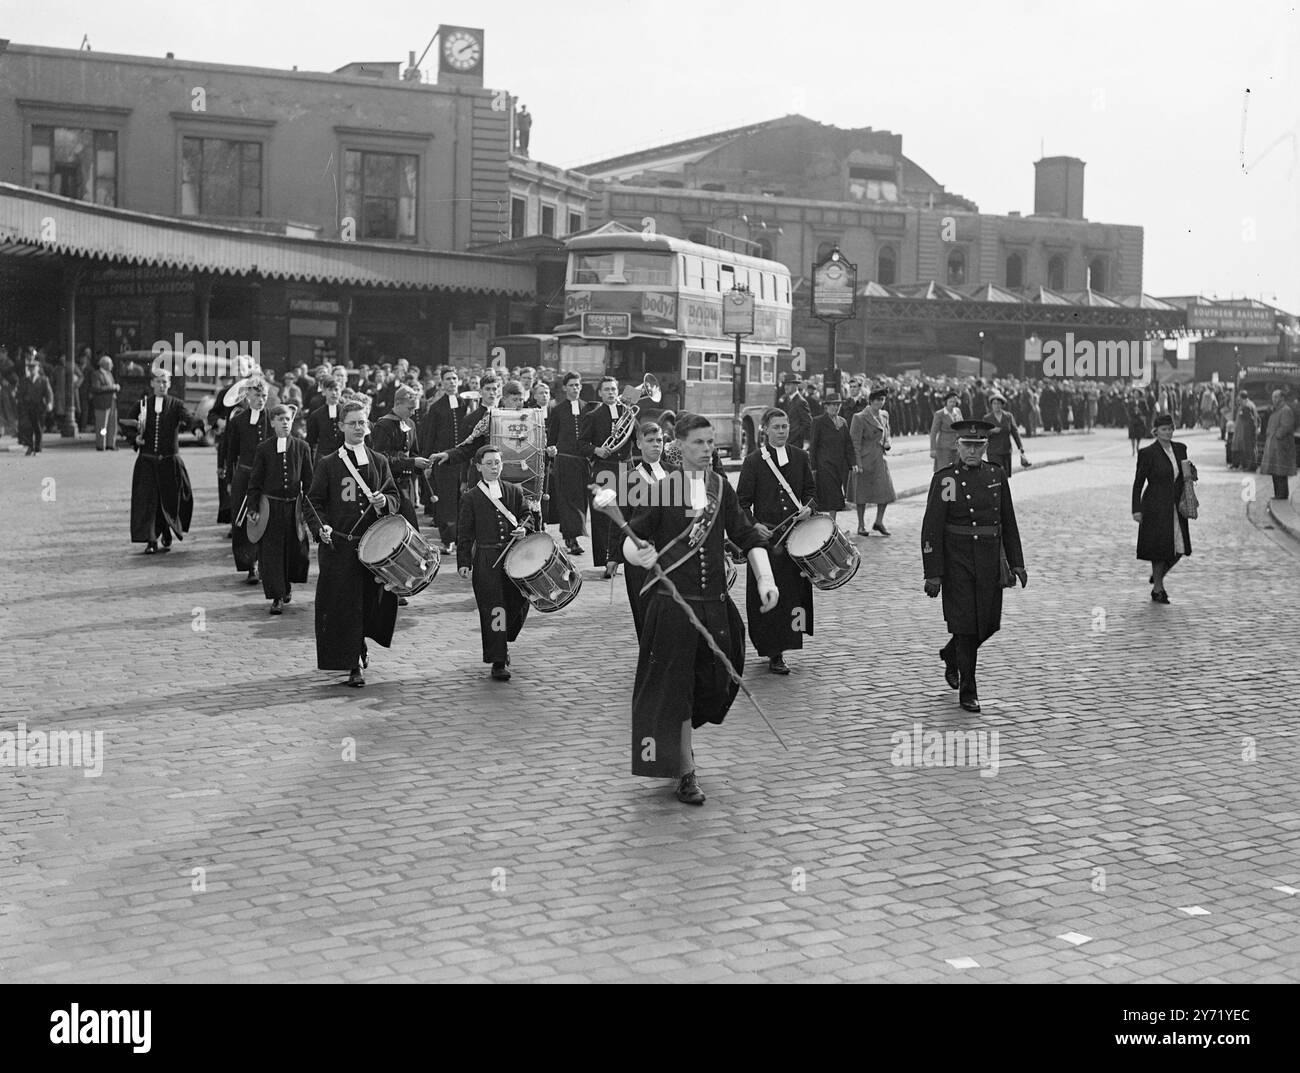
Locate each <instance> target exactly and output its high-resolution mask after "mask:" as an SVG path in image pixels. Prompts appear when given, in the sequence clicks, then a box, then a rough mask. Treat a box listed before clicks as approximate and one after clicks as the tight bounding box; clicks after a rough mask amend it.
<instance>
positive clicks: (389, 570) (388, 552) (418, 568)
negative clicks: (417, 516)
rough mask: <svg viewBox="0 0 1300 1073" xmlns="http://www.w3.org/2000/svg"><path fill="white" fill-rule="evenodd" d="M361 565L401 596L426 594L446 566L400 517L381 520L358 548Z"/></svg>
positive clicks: (392, 516) (365, 535)
mask: <svg viewBox="0 0 1300 1073" xmlns="http://www.w3.org/2000/svg"><path fill="white" fill-rule="evenodd" d="M357 558H358V559H360V560H361V564H362V565H363V566H365V567H366V569H368V570H369V571H370V572H371V573H372V574H374V575H375V577H376V578H378V579H379V580H380V581H382V582H383V583H384V588H386V589H389V590H390V591H392V592H395V593H396V594H397V595H398V596H414V595H415V594H416V593H417V592H422V591H424V589H425V588H427V587H428V584H429V582H431V581H432V580H433V579H434V578H435V577H437V576H438V567H439V566H441V565H442V554H441V553H440V552H439V551H438V549H437V548H435V547H433V546H432V545H430V544H429V543H428V542H427V541H426V540H425V539H424V537H422V536H420V534H419V533H418V532H416V530H415V528H414V527H413V526H412V525H411V523H410V522H408V521H407V520H406V519H405V518H403V517H402V516H401V515H400V514H390V515H389V516H388V517H387V518H380V519H379V521H377V522H375V524H374V525H372V526H371V527H370V528H369V529H367V530H366V531H365V533H364V535H363V536H362V537H361V543H360V544H359V545H358V546H357Z"/></svg>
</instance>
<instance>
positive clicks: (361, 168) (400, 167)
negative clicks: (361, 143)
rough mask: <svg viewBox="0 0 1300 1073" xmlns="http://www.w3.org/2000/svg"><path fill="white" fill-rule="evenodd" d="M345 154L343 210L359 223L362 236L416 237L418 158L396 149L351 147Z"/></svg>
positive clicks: (411, 238) (410, 238)
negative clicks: (375, 150)
mask: <svg viewBox="0 0 1300 1073" xmlns="http://www.w3.org/2000/svg"><path fill="white" fill-rule="evenodd" d="M343 156H344V158H345V161H344V162H345V165H346V168H345V176H344V184H343V191H344V193H343V214H344V215H345V216H351V217H352V218H353V219H354V220H356V221H357V222H358V223H359V224H360V228H359V230H360V233H361V235H362V237H363V238H401V239H409V240H412V241H413V240H414V239H415V192H416V189H417V188H418V161H417V159H416V158H415V157H413V156H404V155H399V154H397V153H363V152H358V151H357V150H354V149H349V150H347V151H346V152H345V153H344V154H343Z"/></svg>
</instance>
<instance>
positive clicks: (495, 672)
mask: <svg viewBox="0 0 1300 1073" xmlns="http://www.w3.org/2000/svg"><path fill="white" fill-rule="evenodd" d="M492 677H493V679H495V680H496V681H498V682H508V681H510V668H509V667H507V666H506V665H505V664H504V663H494V664H492Z"/></svg>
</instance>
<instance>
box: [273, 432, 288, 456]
mask: <svg viewBox="0 0 1300 1073" xmlns="http://www.w3.org/2000/svg"><path fill="white" fill-rule="evenodd" d="M287 450H289V437H288V436H277V437H276V438H275V452H276V454H281V455H282V454H284V453H285V452H286V451H287Z"/></svg>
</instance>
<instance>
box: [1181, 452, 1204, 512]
mask: <svg viewBox="0 0 1300 1073" xmlns="http://www.w3.org/2000/svg"><path fill="white" fill-rule="evenodd" d="M1200 509H1201V503H1200V500H1198V499H1197V498H1196V467H1195V466H1194V465H1192V462H1191V459H1186V458H1185V459H1183V494H1182V495H1181V496H1179V497H1178V513H1179V514H1181V515H1182V516H1183V517H1184V518H1186V519H1188V520H1189V521H1191V520H1194V519H1195V518H1196V515H1197V513H1198V512H1199V511H1200Z"/></svg>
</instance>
